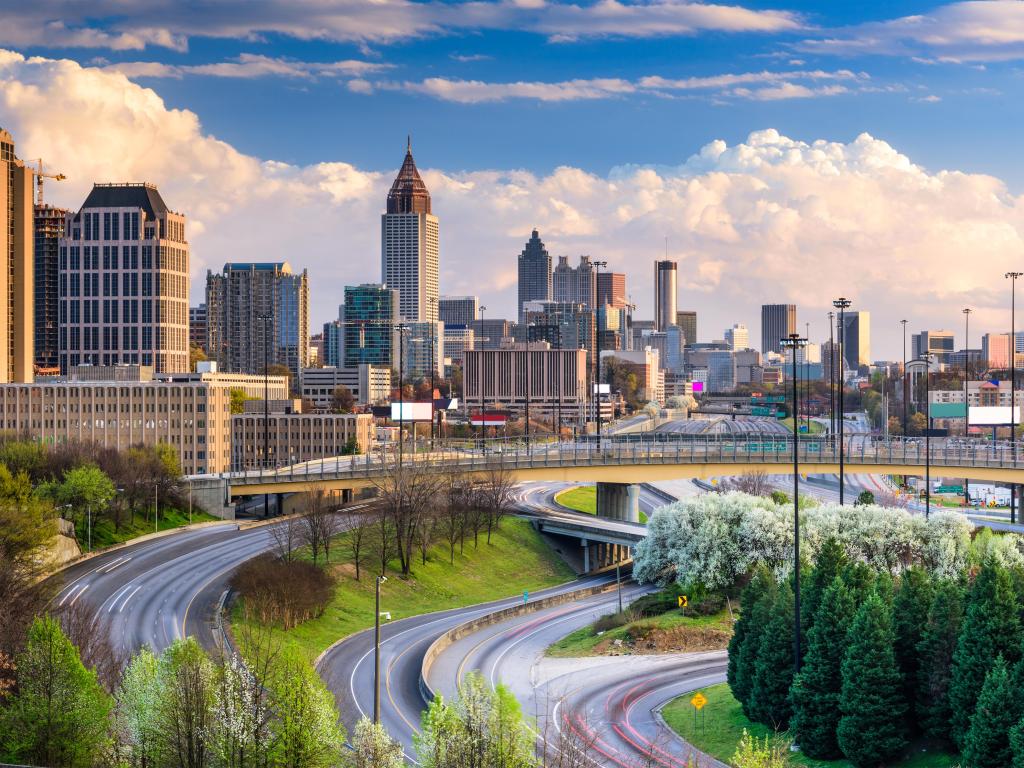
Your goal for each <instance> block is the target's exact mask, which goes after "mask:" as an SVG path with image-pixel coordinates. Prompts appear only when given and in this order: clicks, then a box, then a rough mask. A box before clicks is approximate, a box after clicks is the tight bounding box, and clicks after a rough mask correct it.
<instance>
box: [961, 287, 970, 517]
mask: <svg viewBox="0 0 1024 768" xmlns="http://www.w3.org/2000/svg"><path fill="white" fill-rule="evenodd" d="M963 313H964V438H966V437H967V432H968V431H969V429H970V424H969V421H970V420H969V419H968V418H967V414H968V410H969V406H968V405H967V379H969V378H970V367H969V366H970V359H971V309H970V308H969V307H965V308H964V310H963ZM970 500H971V494H970V484H969V483H968V478H966V477H965V478H964V504H965V505H966V504H968V503H969V502H970Z"/></svg>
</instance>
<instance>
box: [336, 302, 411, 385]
mask: <svg viewBox="0 0 1024 768" xmlns="http://www.w3.org/2000/svg"><path fill="white" fill-rule="evenodd" d="M398 320H399V293H398V291H396V290H395V289H393V288H390V287H389V286H387V285H381V284H380V283H364V284H362V285H346V286H345V325H344V333H343V336H344V352H343V359H344V367H346V368H354V367H356V366H358V365H359V364H360V363H372V364H374V365H387V366H390V367H392V368H394V369H396V370H397V369H398V349H397V345H396V343H395V334H396V331H395V326H396V325H397V324H398Z"/></svg>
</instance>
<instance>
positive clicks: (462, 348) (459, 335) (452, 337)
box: [444, 325, 476, 376]
mask: <svg viewBox="0 0 1024 768" xmlns="http://www.w3.org/2000/svg"><path fill="white" fill-rule="evenodd" d="M467 349H476V334H474V333H473V329H472V328H471V327H470V326H468V325H445V327H444V356H445V375H446V376H448V375H450V371H449V366H453V365H457V366H461V365H462V360H463V358H464V357H465V354H466V350H467Z"/></svg>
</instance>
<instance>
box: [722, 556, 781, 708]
mask: <svg viewBox="0 0 1024 768" xmlns="http://www.w3.org/2000/svg"><path fill="white" fill-rule="evenodd" d="M774 586H775V579H774V578H773V577H772V574H771V571H769V570H768V568H767V567H765V566H764V565H759V566H758V567H757V568H756V569H755V571H754V573H753V574H752V575H751V578H750V583H748V584H747V586H746V587H744V588H743V594H742V595H741V596H740V617H739V619H737V620H736V623H735V624H734V625H733V628H732V637H731V638H730V639H729V666H728V669H727V670H726V680H728V681H729V688H730V690H732V695H733V696H735V697H736V700H737V701H743V700H744V699H745V698H746V693H748V692H749V685H746V686H745V685H744V681H742V680H741V678H740V672H739V667H740V649H741V648H742V647H743V641H744V640H745V639H746V637H747V634H748V633H749V632H750V631H751V628H752V627H753V621H754V619H753V616H754V606H755V605H757V601H758V600H760V599H761V596H762V595H764V594H765V593H766V592H767V591H769V590H770V589H773V588H774ZM741 691H744V693H743V695H741V693H740V692H741Z"/></svg>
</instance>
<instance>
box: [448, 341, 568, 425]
mask: <svg viewBox="0 0 1024 768" xmlns="http://www.w3.org/2000/svg"><path fill="white" fill-rule="evenodd" d="M527 355H529V360H527ZM527 368H529V382H530V384H529V397H530V415H531V417H534V416H536V417H540V416H542V415H543V416H544V417H545V418H549V417H551V416H557V415H558V413H559V412H560V413H561V419H562V422H563V423H569V422H572V421H575V420H577V419H579V418H580V416H581V414H582V413H583V411H584V409H585V407H586V402H587V351H586V350H584V349H551V348H550V347H549V346H548V345H547V343H545V342H532V343H531V344H530V349H529V351H527V345H526V344H516V345H514V346H512V347H510V348H507V349H485V350H474V349H467V350H465V351H464V352H463V372H462V382H463V392H464V394H463V397H464V398H465V407H466V408H467V409H468V410H469V411H470V412H471V413H476V412H478V411H480V410H481V409H483V408H484V407H486V408H487V410H493V409H495V408H497V407H498V406H501V407H502V408H505V409H507V410H510V411H513V412H515V413H522V412H524V411H525V409H526V397H527Z"/></svg>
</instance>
